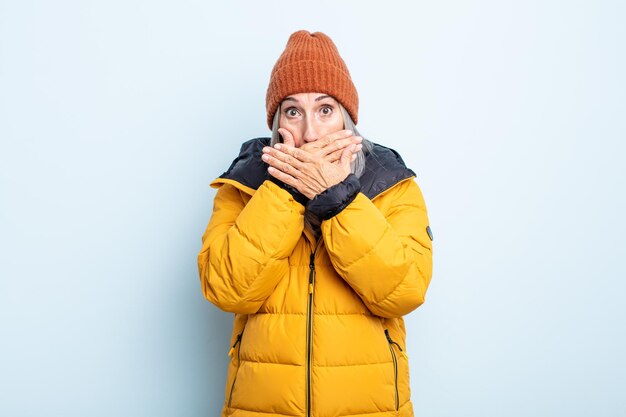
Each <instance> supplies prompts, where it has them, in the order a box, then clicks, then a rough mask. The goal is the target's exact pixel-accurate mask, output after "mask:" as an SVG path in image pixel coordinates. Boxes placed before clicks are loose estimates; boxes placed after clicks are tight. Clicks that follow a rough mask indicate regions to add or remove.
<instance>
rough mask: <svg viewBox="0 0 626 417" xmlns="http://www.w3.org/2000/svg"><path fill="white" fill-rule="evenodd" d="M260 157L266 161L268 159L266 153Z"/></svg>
mask: <svg viewBox="0 0 626 417" xmlns="http://www.w3.org/2000/svg"><path fill="white" fill-rule="evenodd" d="M261 159H263V160H264V161H267V160H268V159H270V156H269V155H268V154H263V156H262V157H261Z"/></svg>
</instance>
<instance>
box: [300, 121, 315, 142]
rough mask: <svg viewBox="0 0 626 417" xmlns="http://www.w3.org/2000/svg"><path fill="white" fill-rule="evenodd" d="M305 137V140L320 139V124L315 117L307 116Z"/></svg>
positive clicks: (313, 140)
mask: <svg viewBox="0 0 626 417" xmlns="http://www.w3.org/2000/svg"><path fill="white" fill-rule="evenodd" d="M303 139H304V141H305V142H315V141H316V140H317V139H318V126H317V124H316V123H315V119H314V118H313V117H307V118H306V125H305V127H304V135H303Z"/></svg>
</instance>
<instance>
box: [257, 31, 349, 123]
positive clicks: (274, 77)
mask: <svg viewBox="0 0 626 417" xmlns="http://www.w3.org/2000/svg"><path fill="white" fill-rule="evenodd" d="M313 92H315V93H324V94H328V95H330V96H332V97H333V98H335V99H336V100H337V101H339V102H340V103H341V104H342V105H343V107H345V109H346V110H347V111H348V114H350V117H351V118H352V121H353V122H354V124H355V125H356V124H357V121H358V117H357V116H358V111H359V96H358V94H357V91H356V88H355V87H354V84H353V83H352V79H351V78H350V73H349V72H348V67H347V66H346V63H345V62H344V61H343V59H341V56H339V51H338V50H337V47H336V46H335V44H334V43H333V41H332V40H331V39H330V38H329V37H328V36H327V35H326V34H324V33H322V32H313V33H310V32H309V31H306V30H299V31H297V32H294V33H292V34H291V36H290V37H289V40H288V41H287V46H286V47H285V50H284V51H283V53H282V54H281V55H280V57H279V58H278V61H276V64H275V65H274V68H273V69H272V74H271V76H270V83H269V86H268V88H267V94H266V96H265V107H266V110H267V125H268V126H269V128H270V130H271V129H272V122H273V120H274V113H276V110H277V109H278V105H279V104H280V102H281V101H282V100H283V99H284V98H285V97H287V96H288V95H290V94H296V93H313Z"/></svg>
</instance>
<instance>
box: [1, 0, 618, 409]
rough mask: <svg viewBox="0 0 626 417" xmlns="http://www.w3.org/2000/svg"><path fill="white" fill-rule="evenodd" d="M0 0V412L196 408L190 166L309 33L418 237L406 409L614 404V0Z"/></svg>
mask: <svg viewBox="0 0 626 417" xmlns="http://www.w3.org/2000/svg"><path fill="white" fill-rule="evenodd" d="M225 3H227V2H207V1H176V2H175V1H169V2H165V1H150V2H149V1H137V0H131V1H128V0H126V1H100V2H96V1H56V2H46V1H12V2H9V1H5V0H3V1H0V140H1V142H0V143H1V145H0V146H1V147H0V187H1V189H0V190H1V195H0V198H1V201H2V203H1V206H0V207H1V208H0V222H1V223H0V226H1V230H0V276H1V281H0V335H1V341H0V393H1V394H0V415H1V416H7V417H9V416H11V417H12V416H67V417H70V416H72V417H74V416H76V417H78V416H81V417H82V416H94V417H96V416H97V417H99V416H129V417H130V416H151V417H157V416H159V417H160V416H172V417H174V416H176V417H178V416H217V415H218V413H219V411H220V409H221V405H222V401H223V398H224V382H225V376H226V365H227V360H228V357H227V355H226V353H227V351H228V342H229V340H228V338H229V336H230V331H231V320H232V315H231V314H227V313H223V312H221V311H220V310H218V309H217V308H216V307H214V306H213V305H211V304H210V303H208V302H207V301H206V300H204V298H203V297H202V293H201V289H200V282H199V279H198V272H197V265H196V256H197V252H198V251H199V249H200V238H201V235H202V233H203V232H204V228H205V227H206V224H207V222H208V220H209V217H210V215H211V207H212V199H213V196H214V194H215V190H213V189H211V188H209V186H208V184H209V182H210V181H211V180H212V179H213V178H215V177H216V176H218V175H219V174H221V173H222V172H223V171H225V170H226V168H228V166H229V164H230V162H231V161H232V159H233V158H234V157H235V155H236V153H237V151H238V149H239V146H240V144H241V142H242V141H244V140H246V139H250V138H252V137H256V136H266V135H268V134H269V130H268V129H267V126H266V124H265V90H266V88H267V83H268V79H269V74H270V71H271V69H272V66H273V65H274V63H275V61H276V59H277V58H278V56H279V55H280V53H281V52H282V50H283V48H284V46H285V43H286V41H287V38H288V37H289V35H290V34H291V33H292V32H294V31H296V30H298V29H307V30H310V31H322V32H325V33H327V34H328V35H329V36H330V37H331V38H332V39H333V40H334V41H335V43H336V44H337V46H338V48H339V51H340V53H341V54H342V56H343V58H344V60H345V61H346V63H347V65H348V68H349V69H350V72H351V74H352V77H353V80H354V83H355V85H356V86H357V89H358V92H359V96H360V110H359V120H360V122H359V124H358V127H359V128H360V129H361V132H362V133H363V134H364V136H365V137H368V138H370V139H371V140H373V141H375V142H378V143H382V144H384V145H386V146H390V147H393V148H395V149H396V150H398V151H399V152H400V153H401V155H402V156H403V157H404V159H405V162H406V163H407V164H408V165H409V166H410V167H411V168H413V169H414V170H415V171H416V172H417V175H418V177H417V180H418V183H419V185H420V187H421V188H422V191H423V193H424V196H425V198H426V203H427V206H428V210H429V217H430V222H431V227H432V230H433V233H434V241H433V244H434V262H435V263H434V275H433V279H432V284H431V287H430V289H429V292H428V294H427V301H426V303H425V304H424V305H423V306H422V307H420V308H419V309H418V310H416V311H415V312H413V313H411V314H410V315H408V316H407V317H406V325H407V330H408V339H409V340H408V342H407V343H408V353H409V356H410V359H411V383H412V399H413V401H414V404H415V410H416V416H423V417H440V416H441V417H443V416H450V417H453V416H454V417H456V416H466V417H468V416H476V417H487V416H494V417H496V416H497V417H500V416H507V417H518V416H519V417H526V416H546V417H548V416H550V417H551V416H568V417H575V416H594V417H598V416H622V415H626V399H625V398H626V397H625V396H624V393H626V355H625V352H626V326H625V322H624V318H625V317H626V307H625V302H624V298H625V294H626V284H625V283H624V281H625V279H626V267H625V266H624V255H625V254H626V245H625V236H626V221H625V220H624V211H625V210H626V204H625V202H626V198H625V196H624V189H625V188H626V187H625V179H626V175H625V173H626V172H625V169H624V162H625V161H624V160H625V155H626V146H625V145H624V141H625V139H626V123H625V115H626V105H625V100H626V83H625V81H624V74H625V73H626V58H625V56H624V54H625V49H626V47H625V41H626V29H625V27H626V26H625V25H624V21H625V19H626V13H625V11H626V7H625V5H624V3H623V2H619V1H612V2H611V1H587V2H582V1H573V2H572V1H528V2H512V1H506V2H504V1H473V2H468V1H456V2H454V1H439V2H421V3H415V2H411V3H409V2H406V3H403V4H402V5H400V4H401V3H386V4H384V5H383V4H382V3H380V2H368V3H365V2H357V1H342V2H328V1H317V2H287V1H285V2H228V4H227V5H226V4H225Z"/></svg>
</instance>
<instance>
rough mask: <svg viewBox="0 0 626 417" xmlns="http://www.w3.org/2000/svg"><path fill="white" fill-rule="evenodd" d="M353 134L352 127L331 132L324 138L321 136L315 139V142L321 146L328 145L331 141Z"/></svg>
mask: <svg viewBox="0 0 626 417" xmlns="http://www.w3.org/2000/svg"><path fill="white" fill-rule="evenodd" d="M352 135H353V132H352V131H351V130H350V129H344V130H338V131H337V132H333V133H330V134H328V135H326V136H324V137H323V138H320V139H318V140H316V141H315V144H316V145H317V146H320V147H322V148H323V147H324V146H328V145H330V144H331V143H333V142H335V141H337V140H339V139H344V138H349V137H350V136H352Z"/></svg>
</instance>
